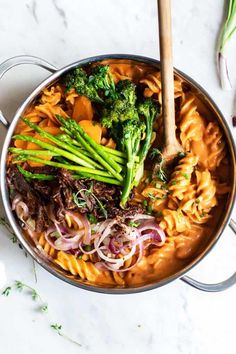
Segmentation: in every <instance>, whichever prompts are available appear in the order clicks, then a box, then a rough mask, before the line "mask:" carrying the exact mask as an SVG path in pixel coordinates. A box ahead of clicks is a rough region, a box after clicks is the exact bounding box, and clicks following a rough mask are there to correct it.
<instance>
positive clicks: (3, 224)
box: [0, 216, 17, 243]
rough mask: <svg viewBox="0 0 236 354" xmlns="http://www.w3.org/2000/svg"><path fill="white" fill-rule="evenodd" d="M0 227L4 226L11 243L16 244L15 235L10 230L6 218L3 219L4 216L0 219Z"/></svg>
mask: <svg viewBox="0 0 236 354" xmlns="http://www.w3.org/2000/svg"><path fill="white" fill-rule="evenodd" d="M0 225H2V226H4V227H5V229H6V230H7V231H8V232H9V233H10V235H11V241H12V242H13V243H17V237H16V234H15V233H14V231H13V230H12V228H11V226H10V224H9V222H8V221H7V220H6V218H4V216H1V217H0Z"/></svg>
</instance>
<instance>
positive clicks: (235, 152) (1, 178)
mask: <svg viewBox="0 0 236 354" xmlns="http://www.w3.org/2000/svg"><path fill="white" fill-rule="evenodd" d="M106 59H124V60H133V61H137V62H141V63H145V64H149V65H153V66H156V67H158V68H159V65H160V61H159V60H156V59H153V58H149V57H145V56H140V55H132V54H105V55H98V56H93V57H88V58H85V59H82V60H78V61H76V62H74V63H72V64H69V65H67V66H64V67H63V68H61V69H59V70H57V71H56V72H55V73H53V74H52V75H50V76H49V77H47V78H46V79H45V80H43V81H42V82H41V83H40V84H39V85H38V86H37V87H36V88H35V89H34V90H33V91H32V93H31V94H30V95H29V96H28V97H27V98H26V99H25V100H24V102H23V103H22V104H21V105H20V107H19V108H18V110H17V111H16V113H15V115H14V118H13V120H12V123H11V124H10V127H9V129H8V132H7V135H6V137H5V140H4V144H3V148H2V154H1V168H0V169H1V171H0V174H1V175H0V184H1V193H2V200H3V205H4V209H5V212H6V215H7V217H8V219H9V222H10V224H11V226H12V228H13V231H14V232H15V234H16V236H17V238H18V240H19V241H20V243H21V244H22V246H23V247H24V248H25V249H26V251H27V252H28V253H29V254H30V255H31V256H32V257H33V259H34V260H35V261H36V262H37V263H38V264H40V265H41V266H42V267H43V268H44V269H46V270H47V271H49V272H50V273H51V274H53V275H54V276H56V277H57V278H59V279H61V280H63V281H65V282H67V283H69V284H70V285H74V286H76V287H78V288H82V289H84V290H89V291H93V292H98V293H103V294H134V293H139V292H144V291H148V290H153V289H155V288H159V287H161V286H163V285H166V284H167V283H169V282H172V281H173V280H176V279H178V278H180V277H181V276H183V275H184V274H186V273H187V272H188V271H189V270H191V269H192V268H193V267H194V266H196V265H197V264H198V263H199V262H200V261H201V260H202V259H203V258H204V257H205V256H206V255H207V254H208V252H209V251H210V250H212V248H213V246H214V245H215V244H216V242H217V241H218V240H219V238H220V236H221V235H222V233H223V231H224V229H225V227H226V226H227V224H228V222H229V219H230V216H231V214H232V210H233V207H234V203H235V190H236V183H235V180H236V167H235V160H236V148H235V143H234V140H233V136H232V133H231V131H230V129H229V126H228V123H227V121H226V119H225V118H224V116H223V114H222V113H221V111H220V109H219V108H218V106H217V105H216V104H215V102H214V101H213V100H212V98H211V97H210V96H209V94H208V93H207V92H206V91H205V90H204V89H203V88H202V87H201V85H199V84H198V83H197V82H196V81H195V80H193V79H192V78H191V77H189V76H188V75H186V74H185V73H183V72H182V71H180V70H177V69H175V70H174V71H175V74H177V75H178V76H180V77H182V78H183V79H184V80H185V81H187V82H188V83H189V84H190V85H191V87H194V88H195V89H196V90H197V91H199V92H200V93H201V94H203V97H204V98H205V99H206V100H207V102H208V104H209V106H210V108H211V110H213V111H214V112H215V114H217V116H218V118H219V120H220V125H221V128H223V130H224V134H225V136H226V138H227V142H228V148H229V150H230V154H231V158H232V159H233V173H232V175H233V182H234V183H233V182H232V186H233V188H232V191H231V195H230V200H229V203H228V206H227V209H226V210H227V211H226V214H225V215H224V217H223V219H222V222H221V225H220V227H219V228H218V230H217V232H216V235H215V236H214V237H212V240H211V241H210V242H209V243H208V245H207V246H206V247H205V248H204V250H203V251H202V252H201V253H200V254H199V255H198V256H196V257H195V258H194V259H193V260H192V261H191V262H190V263H189V264H188V265H186V266H185V267H183V268H181V270H179V271H178V272H176V273H175V274H173V275H171V276H168V277H166V278H164V279H162V280H160V281H156V282H153V283H151V284H147V285H142V286H137V287H130V288H110V287H101V286H95V285H92V284H89V283H88V284H86V283H80V282H78V281H77V280H75V279H73V278H72V276H70V275H68V276H66V275H64V274H63V271H61V270H60V269H57V270H56V269H54V268H53V267H52V266H51V265H50V264H49V263H48V262H47V261H46V260H45V259H44V258H43V256H42V255H41V256H40V255H39V254H37V252H36V248H35V247H32V246H31V245H30V243H29V242H27V240H26V238H25V237H24V236H23V233H22V231H21V228H20V227H19V225H18V224H17V222H16V219H15V217H14V215H13V213H12V211H11V206H10V203H9V197H8V188H7V185H6V157H7V152H8V146H9V143H10V141H11V137H12V134H13V132H14V129H15V126H16V124H17V122H18V120H19V118H20V116H21V114H22V112H23V111H24V110H25V108H26V107H27V106H28V105H29V104H30V103H31V102H32V101H33V100H34V98H35V97H36V96H37V95H38V94H39V93H40V92H41V91H42V89H43V88H45V87H47V86H49V85H50V84H52V83H53V82H55V81H56V80H57V79H58V78H59V77H61V76H62V75H63V74H65V73H66V72H67V71H69V70H71V69H73V68H75V67H77V66H83V65H88V64H91V63H94V62H99V61H102V60H106Z"/></svg>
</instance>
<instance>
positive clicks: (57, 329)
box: [50, 323, 82, 347]
mask: <svg viewBox="0 0 236 354" xmlns="http://www.w3.org/2000/svg"><path fill="white" fill-rule="evenodd" d="M50 327H51V328H52V329H53V330H54V331H55V332H56V333H57V334H58V335H59V336H62V337H64V338H65V339H67V340H69V341H70V342H71V343H74V344H76V345H78V346H79V347H81V346H82V345H81V344H80V343H78V342H77V341H75V340H74V339H71V338H70V337H68V336H67V335H66V334H65V333H64V332H62V325H60V324H58V323H52V324H51V325H50Z"/></svg>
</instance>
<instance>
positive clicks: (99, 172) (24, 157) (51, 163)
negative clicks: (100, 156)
mask: <svg viewBox="0 0 236 354" xmlns="http://www.w3.org/2000/svg"><path fill="white" fill-rule="evenodd" d="M14 161H20V162H24V161H33V162H39V163H42V164H44V165H49V166H54V167H58V168H65V169H67V170H71V171H76V172H78V173H91V175H98V176H104V177H108V178H109V177H111V178H112V175H111V174H110V173H108V172H106V171H103V170H96V169H92V168H89V167H83V166H78V165H77V166H76V165H67V164H64V163H60V162H55V161H50V160H43V159H40V158H38V157H34V156H30V155H24V154H22V155H18V156H16V157H15V158H14Z"/></svg>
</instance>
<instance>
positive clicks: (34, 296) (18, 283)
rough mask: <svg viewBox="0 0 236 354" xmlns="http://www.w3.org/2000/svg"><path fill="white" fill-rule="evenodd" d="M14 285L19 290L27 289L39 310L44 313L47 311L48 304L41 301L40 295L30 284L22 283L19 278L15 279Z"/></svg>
mask: <svg viewBox="0 0 236 354" xmlns="http://www.w3.org/2000/svg"><path fill="white" fill-rule="evenodd" d="M15 287H16V289H17V290H19V291H23V290H29V291H30V293H31V296H32V299H33V300H34V301H38V303H39V309H40V311H41V312H44V313H45V312H48V305H47V304H46V303H45V301H43V299H42V297H41V296H40V295H39V293H38V292H37V291H36V290H35V289H34V288H32V287H31V286H29V285H27V284H24V283H22V282H21V281H19V280H16V281H15Z"/></svg>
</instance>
